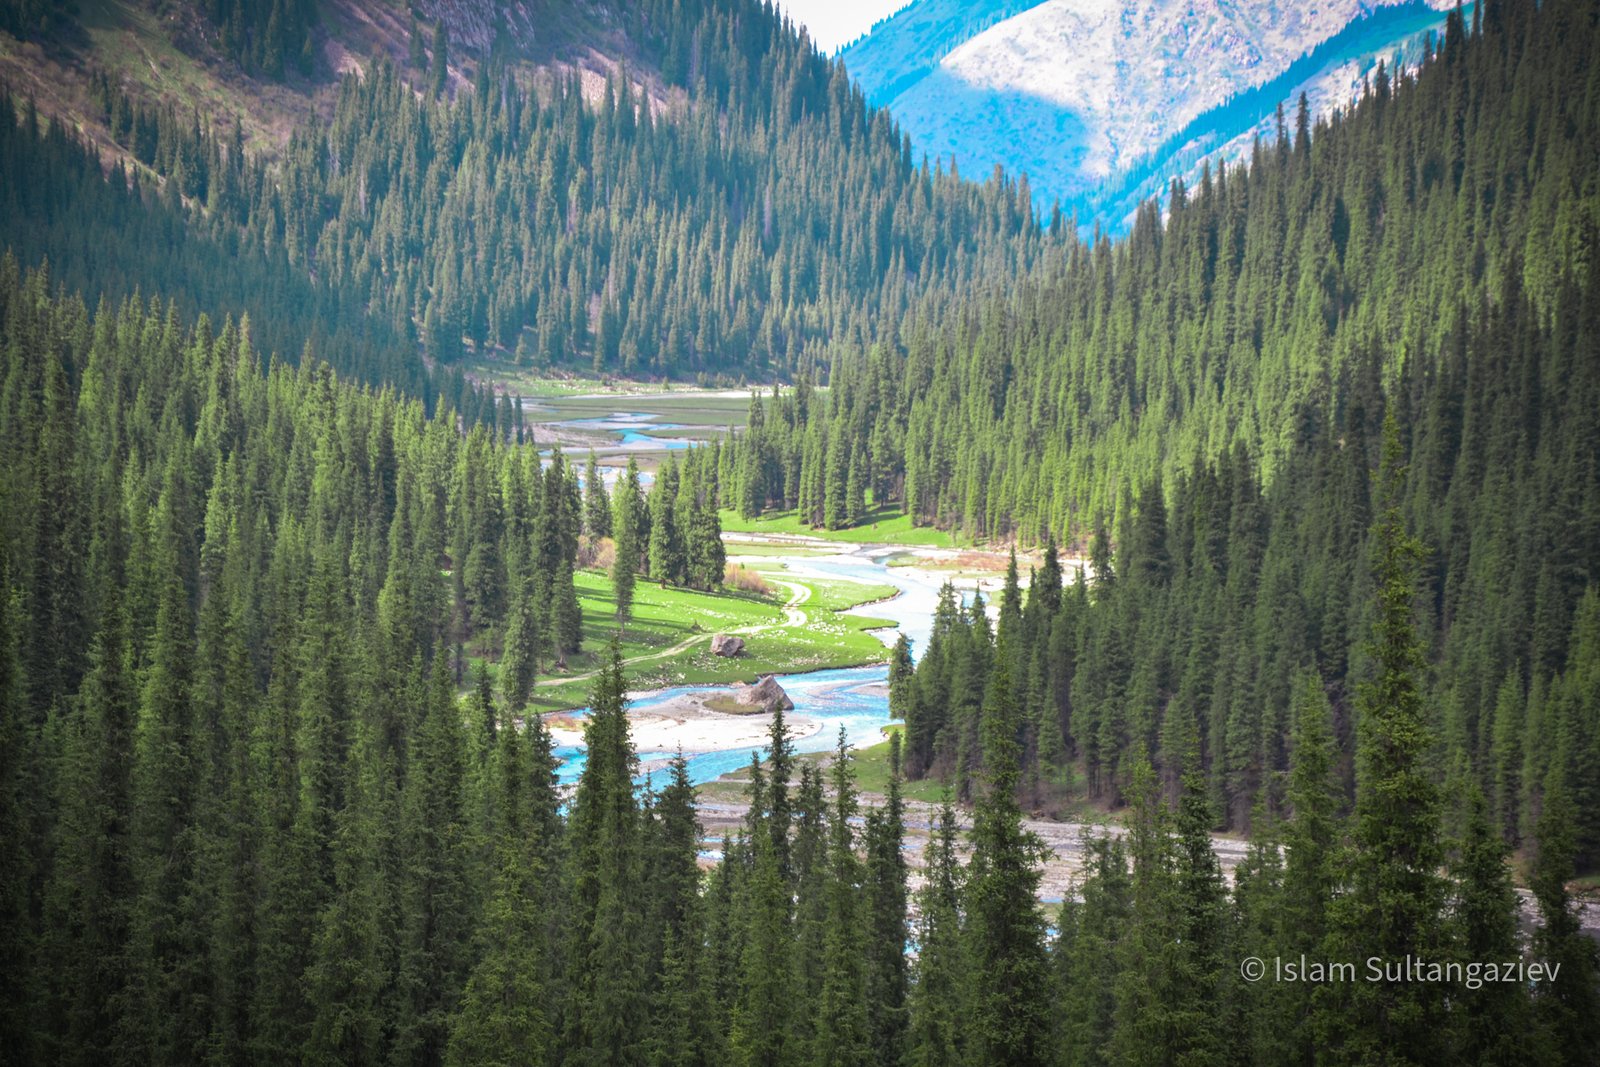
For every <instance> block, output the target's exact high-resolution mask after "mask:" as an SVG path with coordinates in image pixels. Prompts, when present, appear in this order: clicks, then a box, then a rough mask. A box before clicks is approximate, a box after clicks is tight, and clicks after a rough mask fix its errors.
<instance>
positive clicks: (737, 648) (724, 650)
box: [711, 634, 744, 656]
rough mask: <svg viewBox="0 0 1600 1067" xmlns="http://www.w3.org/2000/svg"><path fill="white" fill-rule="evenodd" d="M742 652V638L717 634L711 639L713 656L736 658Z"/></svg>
mask: <svg viewBox="0 0 1600 1067" xmlns="http://www.w3.org/2000/svg"><path fill="white" fill-rule="evenodd" d="M743 652H744V638H742V637H734V636H733V635H732V634H717V635H716V636H715V637H713V638H712V639H711V654H712V655H713V656H738V655H741V654H743Z"/></svg>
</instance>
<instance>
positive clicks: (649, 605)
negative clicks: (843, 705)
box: [533, 571, 889, 710]
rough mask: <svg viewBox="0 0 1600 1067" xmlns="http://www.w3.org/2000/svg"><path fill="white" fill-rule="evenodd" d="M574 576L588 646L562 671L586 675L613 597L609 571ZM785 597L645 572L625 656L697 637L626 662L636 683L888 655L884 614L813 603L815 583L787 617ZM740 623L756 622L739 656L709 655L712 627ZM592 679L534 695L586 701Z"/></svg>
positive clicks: (725, 677)
mask: <svg viewBox="0 0 1600 1067" xmlns="http://www.w3.org/2000/svg"><path fill="white" fill-rule="evenodd" d="M576 582H577V586H578V600H579V604H580V605H581V607H582V608H583V645H584V650H585V651H584V652H583V653H581V654H579V655H577V656H574V657H572V658H571V659H570V660H569V661H568V670H567V671H566V672H565V673H566V674H569V675H580V676H581V675H586V674H588V673H590V672H591V671H593V670H595V669H596V668H598V667H599V665H600V660H601V657H602V656H604V655H605V652H606V648H607V643H608V642H609V641H610V639H611V634H612V633H613V631H614V630H615V628H616V600H615V597H614V594H613V593H612V590H611V582H610V579H609V578H608V577H607V576H606V575H604V574H601V573H599V572H597V571H580V572H579V573H578V575H577V576H576ZM797 584H809V583H803V582H802V583H797ZM788 597H789V591H788V590H787V589H782V590H780V591H779V592H778V593H777V594H776V595H774V596H770V597H761V596H756V595H753V594H746V593H726V592H725V593H700V592H695V591H693V590H687V589H663V588H662V587H661V586H660V585H658V584H657V583H655V582H646V581H640V582H639V583H638V584H637V585H636V586H635V587H634V601H633V618H632V620H631V621H630V622H629V624H628V627H627V629H626V630H624V631H623V633H622V645H621V648H622V656H623V659H624V660H626V659H630V658H632V657H635V656H641V655H649V654H652V653H659V652H663V651H665V650H668V649H671V648H674V647H675V646H678V645H680V644H683V643H684V642H686V641H692V642H693V644H691V645H690V646H689V647H687V648H685V649H683V650H682V651H680V652H678V653H676V654H673V655H669V656H663V657H662V658H660V659H652V660H647V661H644V662H640V663H636V664H632V665H629V666H628V667H626V668H625V673H626V675H627V679H628V686H629V688H630V689H660V688H665V687H668V686H675V685H716V684H722V683H728V682H735V681H745V682H748V681H753V680H754V679H755V678H756V676H757V675H761V674H786V673H792V672H796V671H808V670H821V669H824V668H828V667H850V666H858V665H861V664H866V663H881V662H883V660H884V658H885V657H886V656H887V654H888V650H887V649H886V648H885V647H884V644H883V642H882V641H879V640H878V638H877V637H875V636H874V635H873V634H871V633H869V632H868V631H869V630H873V629H876V628H879V627H882V626H887V625H889V624H888V623H887V622H885V621H884V620H881V619H869V618H858V617H856V616H853V615H840V614H838V613H837V612H836V611H834V610H832V609H830V608H828V607H827V606H826V605H824V604H821V603H815V601H816V600H817V597H816V594H815V592H813V594H812V598H811V600H808V601H807V602H806V603H805V604H804V605H803V609H804V610H805V612H806V614H807V621H806V625H804V626H789V625H786V624H785V616H784V611H783V603H784V602H785V601H787V600H788ZM735 630H754V632H750V633H744V634H741V635H740V636H742V637H743V638H744V641H745V652H744V655H742V656H739V657H737V658H734V659H729V658H725V657H721V656H714V655H712V654H711V641H710V638H711V635H712V634H716V633H725V632H729V631H735ZM545 677H546V678H548V677H550V676H549V675H546V676H545ZM592 684H593V679H588V678H578V679H575V680H573V681H570V682H565V683H561V684H556V685H546V686H540V687H538V688H537V689H535V691H534V699H533V703H534V705H535V706H536V707H539V708H541V709H544V710H554V709H559V708H575V707H582V706H583V705H585V704H587V703H588V699H589V687H590V686H591V685H592Z"/></svg>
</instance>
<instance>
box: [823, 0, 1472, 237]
mask: <svg viewBox="0 0 1600 1067" xmlns="http://www.w3.org/2000/svg"><path fill="white" fill-rule="evenodd" d="M1453 3H1454V0H1313V2H1311V3H1307V4H1303V5H1302V4H1288V3H1283V2H1282V0H1044V2H1042V3H1041V2H1037V0H1032V2H1030V0H990V2H987V3H981V4H977V5H965V4H961V3H958V2H956V0H917V2H916V3H913V4H912V5H911V6H909V7H908V8H906V9H904V10H903V11H901V12H900V13H899V14H897V15H896V16H895V17H894V18H892V19H889V20H888V21H886V22H885V23H884V24H882V25H881V26H880V27H878V28H877V29H876V30H875V31H874V32H873V33H872V34H871V35H869V36H868V37H867V38H865V39H863V40H862V41H859V42H857V43H856V44H854V45H852V46H851V47H850V48H847V49H846V50H845V51H844V53H843V58H844V60H845V63H846V65H847V66H848V68H849V70H850V72H851V74H852V75H853V76H854V77H855V78H856V79H857V81H858V82H859V84H860V85H861V87H862V89H863V91H864V92H865V93H866V94H867V96H868V98H869V99H870V100H871V101H872V102H873V103H876V104H880V105H883V106H886V107H888V108H889V109H890V110H891V111H892V112H893V113H894V114H895V116H896V118H897V119H898V120H899V121H900V123H901V125H902V127H903V128H904V129H905V130H906V132H907V133H909V134H910V135H911V138H912V143H913V148H914V150H915V151H918V152H920V153H926V154H928V155H930V156H934V157H943V158H948V157H949V156H951V155H952V154H953V155H954V156H955V157H956V158H957V160H958V162H959V164H960V165H961V167H962V169H963V171H964V172H966V173H982V172H984V171H987V170H988V169H990V168H991V167H992V166H994V165H995V164H1000V165H1002V166H1004V167H1005V168H1006V170H1008V171H1010V172H1013V173H1015V172H1018V171H1025V172H1027V174H1028V175H1029V177H1030V180H1031V184H1032V188H1033V189H1034V191H1035V193H1036V195H1038V196H1039V197H1040V199H1041V200H1044V201H1047V200H1048V199H1050V198H1060V199H1062V200H1064V201H1066V202H1068V203H1074V202H1077V203H1078V204H1079V205H1080V206H1085V207H1088V208H1089V209H1090V210H1091V211H1093V210H1094V207H1095V204H1096V203H1098V201H1097V199H1096V197H1095V193H1096V191H1097V190H1102V189H1103V188H1104V186H1105V185H1106V184H1107V183H1108V182H1112V183H1113V184H1114V183H1115V180H1116V179H1117V177H1118V175H1119V174H1121V173H1123V172H1126V171H1128V170H1129V169H1130V168H1134V167H1135V166H1136V165H1138V164H1141V163H1146V162H1148V157H1150V156H1151V155H1152V154H1153V153H1157V152H1158V151H1159V150H1161V149H1162V148H1163V146H1169V147H1182V145H1181V144H1180V145H1177V146H1170V145H1169V142H1171V141H1172V140H1173V138H1174V137H1175V136H1177V135H1179V134H1181V133H1182V131H1184V129H1185V128H1186V127H1187V126H1188V125H1190V124H1191V123H1194V122H1196V121H1197V120H1199V119H1201V117H1202V116H1204V115H1206V114H1207V113H1208V112H1210V111H1212V110H1213V109H1215V108H1217V107H1218V106H1219V105H1222V104H1224V103H1225V102H1226V101H1228V100H1230V98H1237V97H1238V96H1239V94H1241V93H1245V92H1248V91H1250V90H1252V89H1258V88H1260V87H1262V86H1266V85H1269V84H1270V83H1273V82H1274V80H1275V79H1280V78H1281V77H1282V76H1283V75H1284V74H1285V73H1286V72H1289V71H1290V70H1291V68H1293V67H1294V66H1295V64H1296V62H1297V61H1298V60H1301V59H1302V57H1305V56H1307V55H1308V54H1311V53H1315V52H1316V50H1318V49H1319V48H1321V47H1323V46H1325V45H1326V44H1327V43H1328V42H1330V41H1335V40H1336V39H1339V38H1341V35H1345V36H1348V37H1351V38H1353V39H1351V40H1349V41H1346V42H1343V44H1344V45H1346V46H1347V47H1342V48H1341V49H1336V51H1338V52H1339V54H1338V55H1329V56H1326V57H1323V58H1325V59H1327V60H1328V64H1323V63H1319V64H1318V65H1317V69H1316V70H1315V71H1312V72H1311V73H1313V74H1318V75H1323V74H1331V73H1334V72H1337V71H1338V69H1339V66H1340V64H1339V63H1338V62H1335V61H1336V60H1342V61H1349V60H1354V59H1361V58H1365V59H1366V60H1368V61H1370V60H1372V59H1373V57H1374V56H1376V55H1378V54H1382V53H1384V52H1385V50H1387V49H1392V48H1393V47H1395V46H1397V45H1399V44H1401V43H1403V42H1404V41H1405V40H1406V39H1408V38H1410V37H1413V36H1415V35H1416V34H1418V33H1419V32H1425V31H1426V30H1427V29H1429V28H1433V27H1435V26H1437V25H1439V24H1442V21H1443V14H1444V12H1445V11H1447V10H1448V9H1449V8H1450V7H1452V6H1453ZM1380 13H1382V14H1383V17H1381V18H1379V17H1375V16H1378V15H1379V14H1380ZM1353 26H1360V27H1362V29H1363V31H1364V32H1359V33H1354V34H1351V33H1348V32H1347V31H1348V30H1349V29H1350V28H1351V27H1353ZM1366 31H1370V32H1366ZM1329 64H1331V69H1330V70H1329V71H1324V70H1323V67H1324V66H1328V65H1329ZM1283 88H1284V89H1285V90H1286V91H1287V92H1288V93H1289V95H1293V93H1294V92H1296V91H1298V90H1300V89H1302V88H1307V86H1304V85H1300V84H1295V85H1291V86H1285V87H1283ZM1313 95H1314V96H1316V97H1317V98H1318V99H1319V100H1320V101H1321V102H1322V103H1323V104H1324V105H1325V106H1327V107H1331V106H1333V105H1334V104H1337V103H1342V102H1343V101H1342V100H1335V99H1328V98H1329V97H1330V95H1332V94H1330V93H1328V92H1321V93H1314V94H1313ZM1274 103H1275V101H1274ZM1267 106H1268V108H1269V109H1270V106H1271V105H1270V104H1268V105H1267ZM1256 117H1257V116H1254V115H1244V114H1240V115H1239V116H1236V122H1235V125H1240V128H1239V129H1228V130H1219V131H1216V132H1217V133H1218V134H1219V135H1220V134H1222V133H1226V134H1227V135H1228V136H1218V137H1217V145H1218V146H1219V147H1220V146H1221V145H1223V144H1226V143H1227V142H1228V141H1229V140H1230V139H1232V137H1233V136H1235V135H1237V134H1238V133H1241V132H1243V130H1244V129H1245V128H1248V127H1250V126H1252V125H1254V121H1255V119H1256ZM1241 124H1242V125H1241ZM1157 169H1160V168H1159V166H1158V168H1157ZM1113 199H1115V198H1113ZM1108 221H1110V222H1113V223H1115V222H1116V221H1117V220H1116V219H1110V220H1108Z"/></svg>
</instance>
